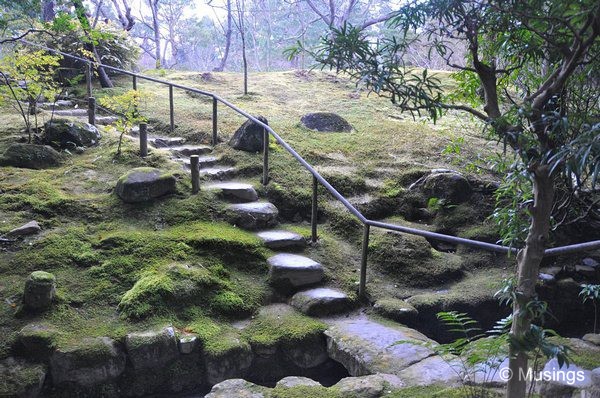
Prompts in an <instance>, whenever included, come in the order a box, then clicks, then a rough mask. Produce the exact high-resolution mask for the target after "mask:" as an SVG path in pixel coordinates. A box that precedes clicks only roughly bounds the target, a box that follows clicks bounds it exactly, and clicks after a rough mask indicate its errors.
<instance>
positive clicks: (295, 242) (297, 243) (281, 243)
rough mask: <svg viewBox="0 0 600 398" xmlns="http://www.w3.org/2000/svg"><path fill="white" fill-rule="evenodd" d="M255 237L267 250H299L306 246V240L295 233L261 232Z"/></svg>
mask: <svg viewBox="0 0 600 398" xmlns="http://www.w3.org/2000/svg"><path fill="white" fill-rule="evenodd" d="M256 235H257V236H258V237H259V238H261V239H262V240H263V242H264V243H265V246H267V247H268V248H269V249H301V248H303V247H305V246H306V239H304V237H303V236H302V235H300V234H297V233H295V232H289V231H263V232H259V233H257V234H256Z"/></svg>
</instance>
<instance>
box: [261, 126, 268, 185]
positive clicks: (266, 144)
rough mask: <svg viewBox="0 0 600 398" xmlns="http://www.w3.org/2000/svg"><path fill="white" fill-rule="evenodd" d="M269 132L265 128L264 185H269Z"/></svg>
mask: <svg viewBox="0 0 600 398" xmlns="http://www.w3.org/2000/svg"><path fill="white" fill-rule="evenodd" d="M269 135H270V134H269V131H268V130H267V129H265V128H263V178H262V183H263V185H265V186H266V185H267V184H268V183H269Z"/></svg>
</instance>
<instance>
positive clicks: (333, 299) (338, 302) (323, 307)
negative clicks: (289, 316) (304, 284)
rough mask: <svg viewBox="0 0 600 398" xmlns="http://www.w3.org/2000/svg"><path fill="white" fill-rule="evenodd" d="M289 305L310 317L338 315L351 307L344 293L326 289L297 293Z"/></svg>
mask: <svg viewBox="0 0 600 398" xmlns="http://www.w3.org/2000/svg"><path fill="white" fill-rule="evenodd" d="M290 304H291V305H292V306H293V307H295V308H297V309H298V310H299V311H301V312H303V313H305V314H306V315H310V316H324V315H332V314H339V313H341V312H346V311H348V310H349V309H350V308H351V307H352V302H351V301H350V299H349V298H348V296H347V295H346V293H344V292H342V291H341V290H337V289H330V288H326V287H318V288H315V289H310V290H304V291H301V292H298V293H296V294H294V296H293V297H292V300H291V301H290Z"/></svg>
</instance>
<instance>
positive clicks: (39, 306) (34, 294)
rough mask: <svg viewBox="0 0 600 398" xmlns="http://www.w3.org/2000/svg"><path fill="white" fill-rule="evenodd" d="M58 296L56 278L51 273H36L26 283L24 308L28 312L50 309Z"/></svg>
mask: <svg viewBox="0 0 600 398" xmlns="http://www.w3.org/2000/svg"><path fill="white" fill-rule="evenodd" d="M55 294H56V277H55V276H54V275H52V274H51V273H49V272H45V271H34V272H32V273H31V274H30V275H29V277H28V278H27V280H26V281H25V291H24V292H23V306H24V307H25V309H27V310H33V311H39V310H45V309H48V308H49V307H50V306H51V305H52V302H53V301H54V296H55Z"/></svg>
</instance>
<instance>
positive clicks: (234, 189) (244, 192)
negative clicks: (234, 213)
mask: <svg viewBox="0 0 600 398" xmlns="http://www.w3.org/2000/svg"><path fill="white" fill-rule="evenodd" d="M203 188H204V189H206V190H214V191H219V193H220V194H221V195H222V196H223V197H225V198H227V199H233V200H236V201H242V202H254V201H257V200H258V194H257V193H256V190H255V189H254V187H253V186H252V185H250V184H244V183H241V182H232V181H227V182H216V183H212V184H207V185H205V186H204V187H203Z"/></svg>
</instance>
